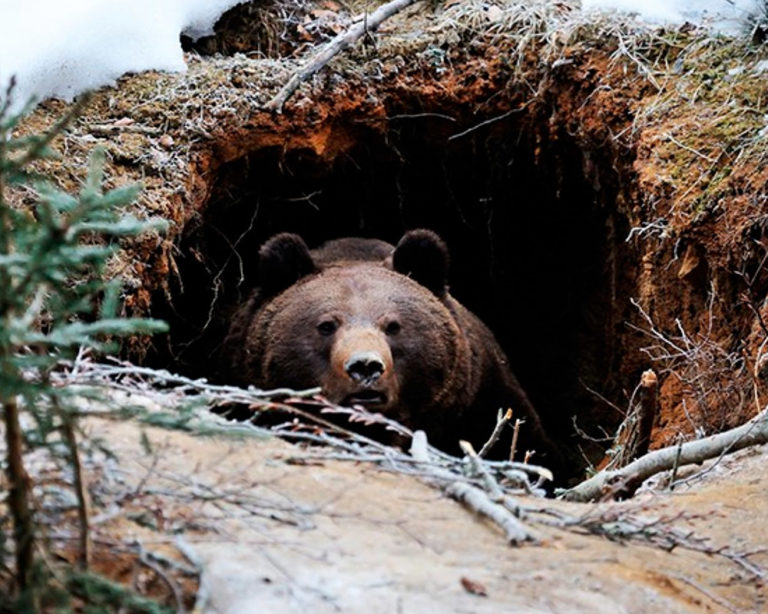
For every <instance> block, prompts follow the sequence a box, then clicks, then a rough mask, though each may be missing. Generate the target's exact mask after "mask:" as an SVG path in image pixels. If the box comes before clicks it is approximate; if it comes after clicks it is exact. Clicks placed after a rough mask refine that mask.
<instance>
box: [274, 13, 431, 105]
mask: <svg viewBox="0 0 768 614" xmlns="http://www.w3.org/2000/svg"><path fill="white" fill-rule="evenodd" d="M414 2H416V0H391V1H390V2H387V3H386V4H382V5H381V6H380V7H379V8H377V9H376V10H375V11H374V12H373V13H371V14H370V15H366V16H365V17H364V18H363V19H361V20H360V21H358V22H357V23H354V24H352V25H351V26H350V27H349V28H347V29H346V30H345V31H344V32H341V33H339V34H338V35H336V36H335V37H334V38H333V39H332V40H331V41H330V42H329V43H328V44H327V45H325V47H323V48H322V49H321V50H320V51H319V52H318V53H317V54H316V55H315V56H314V57H313V58H311V59H310V60H309V62H307V63H306V64H305V65H304V66H303V67H302V68H301V69H299V70H298V71H297V72H295V73H294V74H293V76H291V78H290V79H289V80H288V82H287V83H286V84H285V85H284V86H283V87H282V88H281V89H280V91H279V92H278V93H277V94H276V95H275V96H274V98H272V100H270V101H269V102H268V103H267V104H266V105H265V107H264V109H265V110H267V111H272V112H275V113H281V112H282V110H283V105H284V104H285V102H286V100H288V99H289V98H290V97H291V95H292V94H293V93H294V92H295V91H296V90H297V89H298V87H299V85H301V84H302V83H303V82H304V81H307V80H308V79H309V78H310V77H311V76H312V75H314V74H315V73H316V72H318V71H319V70H321V69H322V68H323V67H324V66H325V65H326V64H328V62H330V61H331V60H332V59H333V58H334V57H335V56H336V55H338V54H339V53H341V52H342V51H344V50H345V49H347V48H349V47H351V46H352V45H353V44H355V43H356V42H357V41H358V39H360V38H361V37H362V36H363V35H365V34H366V33H368V32H371V31H373V30H375V29H376V28H378V27H379V26H380V25H381V24H382V23H383V22H384V21H386V20H387V19H389V18H390V17H392V15H395V14H396V13H399V12H400V11H402V10H403V9H404V8H406V7H408V6H410V5H411V4H413V3H414Z"/></svg>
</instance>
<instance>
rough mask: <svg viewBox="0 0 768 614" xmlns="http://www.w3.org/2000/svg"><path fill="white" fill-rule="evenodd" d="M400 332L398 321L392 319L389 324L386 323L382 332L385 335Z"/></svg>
mask: <svg viewBox="0 0 768 614" xmlns="http://www.w3.org/2000/svg"><path fill="white" fill-rule="evenodd" d="M399 332H400V322H397V321H395V320H392V322H390V323H389V324H387V325H386V326H385V327H384V333H385V334H387V335H390V336H391V335H396V334H397V333H399Z"/></svg>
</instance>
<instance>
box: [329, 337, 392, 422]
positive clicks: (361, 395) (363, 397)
mask: <svg viewBox="0 0 768 614" xmlns="http://www.w3.org/2000/svg"><path fill="white" fill-rule="evenodd" d="M323 393H324V394H325V395H326V396H327V397H328V398H329V399H330V400H332V401H335V402H337V403H340V404H342V405H365V406H367V407H371V408H373V407H375V408H378V409H383V408H384V407H386V406H388V405H389V404H391V403H395V402H396V401H397V398H398V393H397V380H396V378H395V377H394V373H393V369H392V351H391V350H390V348H389V344H388V343H387V340H386V338H385V336H384V334H383V333H382V332H381V331H379V330H378V329H376V328H374V327H372V326H350V327H342V328H341V329H339V331H338V333H337V336H336V339H335V340H334V342H333V346H332V348H331V369H330V370H329V371H328V372H327V374H326V377H325V378H324V379H323Z"/></svg>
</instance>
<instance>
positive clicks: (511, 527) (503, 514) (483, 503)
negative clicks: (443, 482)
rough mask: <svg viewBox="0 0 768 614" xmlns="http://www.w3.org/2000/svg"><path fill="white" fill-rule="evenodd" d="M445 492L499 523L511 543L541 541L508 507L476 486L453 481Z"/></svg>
mask: <svg viewBox="0 0 768 614" xmlns="http://www.w3.org/2000/svg"><path fill="white" fill-rule="evenodd" d="M445 493H446V494H447V495H448V496H450V497H452V498H454V499H456V500H457V501H460V502H461V503H464V504H465V505H467V506H468V507H469V508H470V509H472V510H474V511H475V512H477V513H478V514H481V515H483V516H487V517H488V518H489V519H490V520H492V521H493V522H494V523H496V524H497V525H499V526H500V527H501V528H502V529H504V531H505V533H506V535H507V540H508V541H509V543H510V544H513V545H519V544H522V543H524V542H534V543H538V542H539V541H540V539H539V536H538V535H537V534H536V533H534V532H533V531H532V530H531V529H529V528H528V527H526V526H525V525H524V524H523V523H522V522H520V521H519V520H518V519H517V518H515V517H514V516H513V515H512V513H511V512H509V511H508V510H507V509H506V508H504V507H503V506H501V505H499V504H498V503H494V502H493V501H491V499H490V498H489V497H488V495H487V494H486V493H485V492H483V491H482V490H480V489H479V488H477V487H476V486H472V485H471V484H467V483H466V482H453V483H452V484H450V485H448V486H447V487H446V488H445Z"/></svg>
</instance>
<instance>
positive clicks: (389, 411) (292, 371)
mask: <svg viewBox="0 0 768 614" xmlns="http://www.w3.org/2000/svg"><path fill="white" fill-rule="evenodd" d="M448 266H449V255H448V249H447V248H446V246H445V244H444V243H443V241H442V240H441V239H440V238H439V237H438V236H437V235H436V234H435V233H433V232H431V231H428V230H413V231H409V232H408V233H406V234H405V235H404V236H403V238H402V239H401V240H400V242H399V243H398V244H397V246H396V247H394V248H393V247H392V246H391V245H389V244H386V243H383V242H381V241H374V240H366V239H343V240H340V242H330V244H326V245H325V246H324V247H323V248H321V249H320V250H314V251H310V250H309V249H308V248H307V246H306V244H305V243H304V241H303V240H302V239H301V238H300V237H299V236H297V235H294V234H287V233H283V234H279V235H276V236H274V237H273V238H272V239H270V240H269V241H267V242H266V243H265V244H264V245H263V246H262V248H261V250H260V252H259V277H260V280H261V287H260V297H259V303H260V304H259V306H258V307H257V308H256V309H255V310H254V311H253V312H252V316H251V318H250V322H249V325H248V327H247V331H246V335H245V346H244V348H243V352H244V360H243V362H244V363H245V365H244V366H245V369H246V373H245V374H243V375H246V377H247V379H248V380H249V381H250V383H255V384H257V385H259V386H261V387H264V388H272V387H278V386H288V387H292V388H297V389H301V388H308V387H314V386H320V387H321V388H322V392H323V395H324V396H325V397H326V398H328V400H330V401H331V402H334V403H337V404H341V405H362V406H365V407H366V408H368V409H370V410H372V411H378V412H382V413H384V414H386V415H389V416H391V417H393V418H395V419H398V420H401V421H403V422H404V423H405V424H409V425H411V426H413V427H416V428H424V427H425V424H424V423H425V422H428V421H429V420H428V419H427V414H429V413H430V412H431V411H432V410H434V409H435V408H453V407H458V406H462V405H466V404H467V403H468V402H469V400H470V399H471V397H472V387H473V384H474V382H473V378H472V374H473V366H474V365H473V364H472V363H473V361H472V350H471V348H470V347H469V345H468V339H467V336H466V335H465V333H464V331H463V330H462V328H461V326H460V323H459V322H458V321H457V318H456V317H455V313H454V311H453V309H452V305H453V303H454V302H455V301H453V299H451V298H450V295H449V294H448V288H447V276H448ZM420 417H422V418H423V419H419V418H420Z"/></svg>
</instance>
